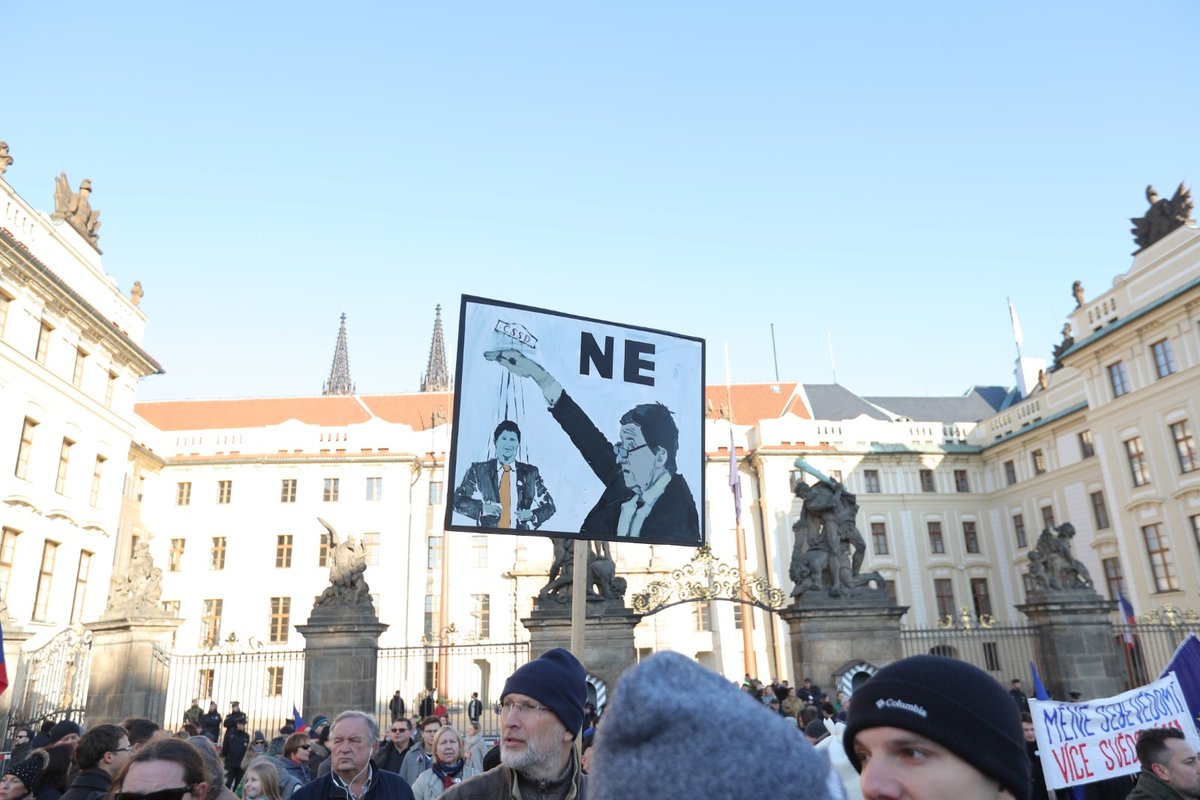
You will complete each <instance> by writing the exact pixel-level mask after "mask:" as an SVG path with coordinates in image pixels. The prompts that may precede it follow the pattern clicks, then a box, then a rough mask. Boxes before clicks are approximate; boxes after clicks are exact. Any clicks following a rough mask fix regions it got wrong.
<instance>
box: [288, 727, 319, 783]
mask: <svg viewBox="0 0 1200 800" xmlns="http://www.w3.org/2000/svg"><path fill="white" fill-rule="evenodd" d="M310 750H312V744H311V743H310V742H309V740H308V734H307V733H293V734H292V735H291V736H289V737H288V738H287V741H285V742H284V743H283V762H284V769H286V770H287V772H288V774H289V775H291V776H292V777H293V778H295V779H296V780H297V781H299V783H300V785H301V786H303V785H304V784H306V783H308V781H309V775H308V756H309V751H310Z"/></svg>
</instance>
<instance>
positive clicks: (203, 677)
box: [196, 667, 216, 697]
mask: <svg viewBox="0 0 1200 800" xmlns="http://www.w3.org/2000/svg"><path fill="white" fill-rule="evenodd" d="M214 677H216V670H215V669H213V668H212V667H209V668H207V669H202V670H199V671H198V674H197V676H196V694H197V696H199V697H212V696H213V678H214Z"/></svg>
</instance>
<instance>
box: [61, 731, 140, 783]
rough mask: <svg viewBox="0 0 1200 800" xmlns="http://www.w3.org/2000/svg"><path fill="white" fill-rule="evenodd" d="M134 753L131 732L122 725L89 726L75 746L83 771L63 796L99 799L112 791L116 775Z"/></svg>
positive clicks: (80, 770)
mask: <svg viewBox="0 0 1200 800" xmlns="http://www.w3.org/2000/svg"><path fill="white" fill-rule="evenodd" d="M132 757H133V748H132V747H130V745H129V736H128V734H126V733H125V729H124V728H122V727H121V726H120V725H97V726H96V727H94V728H89V729H88V730H87V732H86V733H84V734H83V736H82V737H80V739H79V744H78V745H76V747H75V762H76V763H77V764H78V765H79V774H78V775H76V776H75V780H74V781H72V783H71V786H70V788H68V789H67V791H65V792H64V793H63V797H64V798H66V800H99V798H101V797H103V796H104V795H106V794H108V789H109V787H110V786H112V782H113V778H115V777H116V776H117V773H118V772H120V771H121V768H122V767H124V766H125V765H126V764H127V763H129V760H130V759H131V758H132Z"/></svg>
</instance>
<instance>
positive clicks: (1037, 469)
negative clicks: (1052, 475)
mask: <svg viewBox="0 0 1200 800" xmlns="http://www.w3.org/2000/svg"><path fill="white" fill-rule="evenodd" d="M1029 458H1030V460H1031V461H1032V462H1033V474H1034V475H1045V474H1046V454H1045V453H1043V452H1042V451H1041V450H1034V451H1033V452H1032V453H1030V454H1029Z"/></svg>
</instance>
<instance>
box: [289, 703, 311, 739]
mask: <svg viewBox="0 0 1200 800" xmlns="http://www.w3.org/2000/svg"><path fill="white" fill-rule="evenodd" d="M292 727H293V728H295V729H296V733H304V732H305V731H307V730H308V723H307V722H305V721H304V717H302V716H300V710H299V709H298V708H296V704H295V703H293V704H292Z"/></svg>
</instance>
